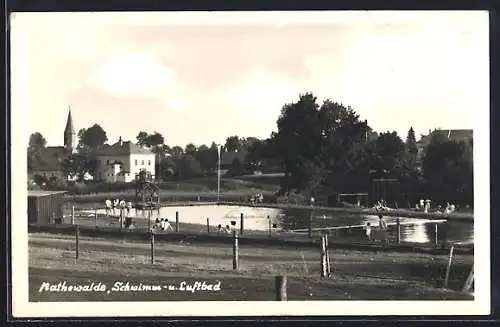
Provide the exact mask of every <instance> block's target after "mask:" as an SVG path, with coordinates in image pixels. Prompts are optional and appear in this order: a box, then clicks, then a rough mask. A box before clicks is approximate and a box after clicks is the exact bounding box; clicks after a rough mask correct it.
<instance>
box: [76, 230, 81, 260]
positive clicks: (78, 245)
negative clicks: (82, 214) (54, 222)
mask: <svg viewBox="0 0 500 327" xmlns="http://www.w3.org/2000/svg"><path fill="white" fill-rule="evenodd" d="M79 257H80V227H79V226H78V225H76V226H75V259H76V260H78V258H79Z"/></svg>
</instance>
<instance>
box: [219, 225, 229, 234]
mask: <svg viewBox="0 0 500 327" xmlns="http://www.w3.org/2000/svg"><path fill="white" fill-rule="evenodd" d="M217 231H218V232H219V233H225V234H231V232H232V231H231V227H229V225H226V227H222V225H221V224H219V226H217Z"/></svg>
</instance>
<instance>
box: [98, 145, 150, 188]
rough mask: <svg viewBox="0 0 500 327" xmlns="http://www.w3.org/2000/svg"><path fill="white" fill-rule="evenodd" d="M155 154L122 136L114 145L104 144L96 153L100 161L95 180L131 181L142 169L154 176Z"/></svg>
mask: <svg viewBox="0 0 500 327" xmlns="http://www.w3.org/2000/svg"><path fill="white" fill-rule="evenodd" d="M155 157H156V156H155V154H154V153H153V152H151V151H150V150H148V149H146V148H144V147H141V146H139V145H137V144H135V143H133V142H130V141H126V142H124V141H122V138H121V137H120V139H119V140H118V142H116V143H115V144H113V145H104V147H103V148H102V149H100V150H99V151H98V152H97V153H96V159H97V161H98V165H97V169H96V171H95V174H94V180H97V181H104V182H108V183H116V182H122V183H130V182H133V181H134V180H135V179H136V175H138V174H139V173H140V172H141V171H143V170H144V171H146V172H148V173H149V174H151V175H152V176H154V171H155Z"/></svg>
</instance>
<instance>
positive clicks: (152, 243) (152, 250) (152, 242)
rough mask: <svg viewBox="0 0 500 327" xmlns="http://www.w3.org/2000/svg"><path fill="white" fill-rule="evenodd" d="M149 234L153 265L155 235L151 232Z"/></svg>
mask: <svg viewBox="0 0 500 327" xmlns="http://www.w3.org/2000/svg"><path fill="white" fill-rule="evenodd" d="M150 233H151V264H154V263H155V233H154V232H153V231H151V232H150Z"/></svg>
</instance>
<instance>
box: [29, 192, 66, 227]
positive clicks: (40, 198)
mask: <svg viewBox="0 0 500 327" xmlns="http://www.w3.org/2000/svg"><path fill="white" fill-rule="evenodd" d="M64 193H66V191H28V224H54V223H62V217H63V205H64V199H63V195H64Z"/></svg>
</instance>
